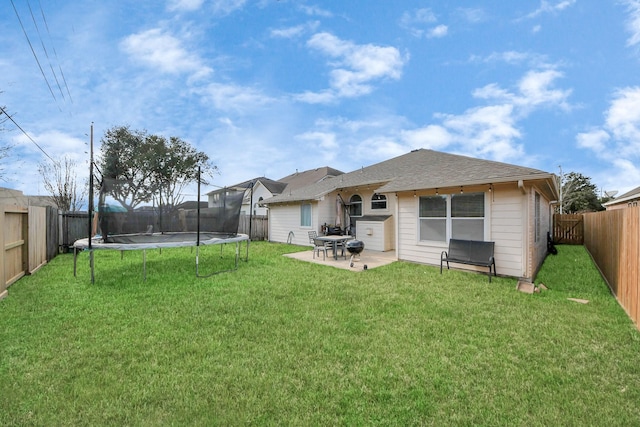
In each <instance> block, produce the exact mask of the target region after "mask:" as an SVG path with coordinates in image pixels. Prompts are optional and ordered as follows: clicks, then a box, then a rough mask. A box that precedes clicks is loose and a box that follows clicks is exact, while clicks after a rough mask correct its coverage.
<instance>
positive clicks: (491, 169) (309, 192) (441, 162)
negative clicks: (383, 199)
mask: <svg viewBox="0 0 640 427" xmlns="http://www.w3.org/2000/svg"><path fill="white" fill-rule="evenodd" d="M552 176H553V175H552V174H550V173H548V172H544V171H541V170H538V169H532V168H527V167H522V166H516V165H512V164H508V163H501V162H495V161H491V160H483V159H477V158H473V157H466V156H461V155H457V154H449V153H443V152H440V151H433V150H427V149H420V150H414V151H411V152H410V153H407V154H404V155H401V156H398V157H395V158H393V159H390V160H386V161H383V162H380V163H377V164H374V165H371V166H367V167H363V168H361V169H358V170H355V171H353V172H349V173H346V174H343V175H339V176H337V177H335V178H331V179H326V180H324V181H322V182H319V183H316V184H312V185H308V186H306V187H302V188H299V189H289V188H287V189H286V190H285V191H284V192H283V193H282V194H280V195H279V196H275V197H272V198H270V199H267V200H265V201H263V203H280V202H290V201H300V200H314V199H319V198H320V197H322V196H324V195H326V194H328V193H330V192H332V191H334V190H338V189H341V188H354V187H358V186H360V187H362V186H365V185H366V186H373V187H375V191H376V192H379V193H391V192H399V191H411V190H420V189H428V188H445V187H454V186H460V185H474V184H484V183H487V184H488V183H499V182H511V181H518V180H531V179H549V178H550V177H552Z"/></svg>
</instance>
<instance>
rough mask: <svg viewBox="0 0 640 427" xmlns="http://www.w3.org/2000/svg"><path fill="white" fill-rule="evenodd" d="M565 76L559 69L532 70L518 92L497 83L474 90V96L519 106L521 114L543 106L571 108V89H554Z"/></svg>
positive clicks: (521, 82)
mask: <svg viewBox="0 0 640 427" xmlns="http://www.w3.org/2000/svg"><path fill="white" fill-rule="evenodd" d="M561 77H563V74H562V73H561V72H559V71H557V70H542V71H540V70H531V71H529V72H527V73H526V74H525V75H524V76H523V77H522V79H520V81H519V82H518V86H517V89H518V91H517V92H516V93H513V92H510V91H508V90H506V89H503V88H501V87H500V86H498V85H497V84H495V83H492V84H489V85H487V86H484V87H482V88H479V89H476V90H475V91H474V93H473V94H474V96H475V97H476V98H480V99H487V100H497V101H500V102H507V103H510V104H513V105H514V106H516V107H518V108H519V113H520V114H521V115H528V114H529V112H530V111H531V110H532V109H535V108H537V107H541V106H550V107H557V108H560V109H563V110H568V109H570V105H569V103H568V101H567V99H568V98H569V96H570V95H571V90H560V89H554V88H553V83H554V82H555V80H557V79H559V78H561Z"/></svg>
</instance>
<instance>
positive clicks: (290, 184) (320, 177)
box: [278, 166, 344, 191]
mask: <svg viewBox="0 0 640 427" xmlns="http://www.w3.org/2000/svg"><path fill="white" fill-rule="evenodd" d="M343 173H344V172H342V171H339V170H338V169H334V168H330V167H329V166H324V167H321V168H316V169H309V170H306V171H304V172H298V171H296V172H295V173H292V174H291V175H287V176H285V177H284V178H281V179H279V180H278V182H283V183H285V184H287V188H286V190H287V191H294V190H297V189H298V188H301V187H306V186H308V185H311V184H315V183H317V182H322V181H324V180H325V179H329V178H334V177H336V176H339V175H342V174H343Z"/></svg>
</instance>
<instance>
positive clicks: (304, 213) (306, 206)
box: [300, 203, 311, 227]
mask: <svg viewBox="0 0 640 427" xmlns="http://www.w3.org/2000/svg"><path fill="white" fill-rule="evenodd" d="M300 226H301V227H311V203H303V204H301V205H300Z"/></svg>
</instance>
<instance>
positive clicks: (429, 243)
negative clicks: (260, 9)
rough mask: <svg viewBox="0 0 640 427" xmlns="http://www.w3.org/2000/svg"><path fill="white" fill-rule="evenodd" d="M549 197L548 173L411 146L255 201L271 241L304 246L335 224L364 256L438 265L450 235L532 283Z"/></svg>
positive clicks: (543, 249) (553, 183)
mask: <svg viewBox="0 0 640 427" xmlns="http://www.w3.org/2000/svg"><path fill="white" fill-rule="evenodd" d="M558 194H559V189H558V186H557V179H556V176H555V175H554V174H552V173H548V172H544V171H541V170H537V169H532V168H528V167H522V166H516V165H512V164H507V163H500V162H495V161H489V160H482V159H477V158H472V157H466V156H461V155H456V154H449V153H444V152H438V151H433V150H427V149H420V150H414V151H411V152H410V153H407V154H405V155H402V156H399V157H395V158H393V159H390V160H387V161H384V162H381V163H377V164H374V165H372V166H368V167H363V168H361V169H358V170H356V171H353V172H349V173H346V174H342V175H339V176H337V177H334V178H330V179H325V180H323V181H321V182H318V183H315V184H311V185H308V186H305V187H301V188H298V189H296V190H291V191H284V192H283V193H281V194H279V195H277V196H274V197H271V198H269V199H265V200H264V201H263V204H265V205H267V206H268V207H269V238H270V240H271V241H275V242H292V243H294V244H299V245H308V244H309V239H308V232H309V231H317V232H322V231H323V230H325V229H326V228H325V227H326V226H334V227H335V226H339V227H341V228H343V229H347V230H348V231H349V232H350V233H351V234H352V235H354V236H355V237H356V238H357V239H358V240H362V241H363V242H364V243H365V253H366V251H367V250H378V251H392V250H393V251H395V253H396V258H397V259H399V260H405V261H411V262H417V263H424V264H430V265H439V264H440V254H441V252H442V251H443V250H446V249H447V248H448V242H449V239H450V238H458V239H468V240H484V241H493V242H495V260H496V268H497V272H498V274H499V275H505V276H512V277H519V278H525V279H533V278H534V277H535V274H536V273H537V271H538V269H539V268H540V266H541V264H542V262H543V260H544V258H545V256H546V254H547V232H549V231H550V230H551V229H552V224H551V221H552V218H553V215H552V211H553V205H554V204H556V203H557V200H558ZM461 267H462V266H461ZM464 268H469V269H475V267H472V266H471V267H470V266H464Z"/></svg>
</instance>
